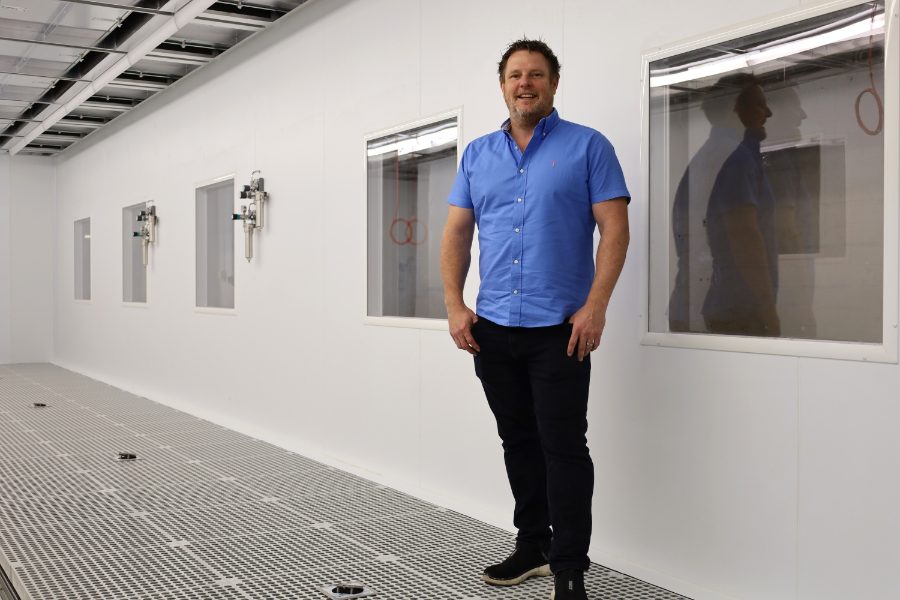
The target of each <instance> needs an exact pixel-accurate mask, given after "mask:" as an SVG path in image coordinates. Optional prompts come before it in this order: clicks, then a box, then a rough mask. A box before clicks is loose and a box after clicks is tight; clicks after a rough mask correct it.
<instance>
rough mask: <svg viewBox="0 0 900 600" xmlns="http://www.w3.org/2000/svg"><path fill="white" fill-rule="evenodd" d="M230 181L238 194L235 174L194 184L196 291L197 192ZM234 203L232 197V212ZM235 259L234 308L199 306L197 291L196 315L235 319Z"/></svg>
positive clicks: (195, 283) (193, 212) (195, 272)
mask: <svg viewBox="0 0 900 600" xmlns="http://www.w3.org/2000/svg"><path fill="white" fill-rule="evenodd" d="M229 179H231V180H232V181H233V182H234V185H233V186H232V190H233V193H234V194H236V193H237V187H238V183H237V175H236V174H235V173H234V172H232V173H228V174H226V175H220V176H219V177H213V178H212V179H205V180H203V181H195V182H194V188H193V192H194V193H193V198H194V203H193V204H194V206H193V210H192V211H191V212H192V214H193V215H194V230H193V231H194V260H193V267H194V289H195V290H196V285H197V239H196V235H197V222H196V219H197V216H196V215H197V190H199V189H200V188H204V187H208V186H211V185H215V184H217V183H222V182H223V181H228V180H229ZM234 202H235V198H234V197H232V199H231V210H232V211H233V210H234ZM233 225H234V222H232V226H233ZM235 238H237V236H235ZM232 243H234V242H232ZM234 257H235V258H234V263H235V264H234V307H233V308H221V307H217V306H197V295H196V291H195V292H194V301H193V304H194V312H195V313H200V314H206V315H220V316H227V317H233V316H236V315H237V305H238V296H237V265H238V261H237V254H235V255H234Z"/></svg>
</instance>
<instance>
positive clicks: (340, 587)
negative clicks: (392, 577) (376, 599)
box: [319, 582, 375, 600]
mask: <svg viewBox="0 0 900 600" xmlns="http://www.w3.org/2000/svg"><path fill="white" fill-rule="evenodd" d="M319 589H320V590H321V591H322V592H323V593H324V594H325V595H326V596H328V597H329V598H332V599H333V600H352V599H353V598H367V597H369V596H374V595H375V592H374V591H373V590H372V589H370V588H367V587H366V586H364V585H363V584H361V583H356V582H350V583H338V584H337V585H326V586H325V587H323V588H319Z"/></svg>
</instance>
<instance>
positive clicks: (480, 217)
mask: <svg viewBox="0 0 900 600" xmlns="http://www.w3.org/2000/svg"><path fill="white" fill-rule="evenodd" d="M622 197H624V198H630V195H629V193H628V188H627V187H626V186H625V177H624V176H623V174H622V168H621V166H619V161H618V159H617V158H616V153H615V150H614V149H613V147H612V144H610V143H609V140H607V139H606V138H605V137H604V136H603V135H602V134H601V133H599V132H598V131H595V130H593V129H591V128H589V127H584V126H582V125H577V124H575V123H571V122H569V121H564V120H562V119H560V118H559V114H558V113H557V112H556V110H555V109H554V110H553V112H552V113H551V114H550V115H549V116H548V117H546V118H544V119H542V120H541V121H540V123H538V125H537V127H535V130H534V135H533V137H532V138H531V142H529V144H528V147H527V148H525V152H522V151H521V150H519V147H518V145H517V144H516V142H515V140H513V138H512V135H511V134H510V132H509V121H508V120H507V121H506V122H505V123H504V124H503V126H502V127H501V129H500V130H499V131H495V132H493V133H490V134H488V135H485V136H483V137H480V138H478V139H476V140H475V141H473V142H472V143H470V144H469V145H468V147H467V148H466V150H465V152H464V153H463V156H462V161H461V162H460V166H459V173H458V174H457V176H456V182H455V183H454V184H453V190H452V191H451V192H450V197H449V202H450V204H452V205H454V206H459V207H462V208H470V209H474V211H475V222H476V224H477V225H478V246H479V251H480V257H479V271H480V274H481V287H480V288H479V290H478V301H477V305H476V309H475V310H476V312H477V313H478V314H479V315H481V316H483V317H485V318H487V319H489V320H491V321H494V322H495V323H499V324H501V325H506V326H510V327H543V326H547V325H558V324H559V323H562V322H563V321H565V320H566V319H567V318H568V317H569V316H571V315H572V314H573V313H575V311H577V310H578V309H579V308H581V307H582V306H583V305H584V303H585V301H586V300H587V295H588V292H590V289H591V283H592V282H593V278H594V256H593V249H594V244H593V239H594V227H595V226H596V221H595V220H594V216H593V212H592V210H591V206H592V204H594V203H597V202H603V201H604V200H612V199H613V198H622Z"/></svg>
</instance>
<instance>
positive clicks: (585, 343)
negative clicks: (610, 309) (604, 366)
mask: <svg viewBox="0 0 900 600" xmlns="http://www.w3.org/2000/svg"><path fill="white" fill-rule="evenodd" d="M569 323H571V324H572V335H571V337H569V347H568V348H567V349H566V355H568V356H572V354H573V353H577V356H578V361H579V362H580V361H583V360H584V357H585V356H587V355H588V354H590V353H591V352H593V351H594V350H596V349H597V346H599V345H600V336H602V335H603V328H604V327H605V326H606V311H605V310H599V309H595V308H592V307H589V306H588V305H587V304H585V305H584V306H582V307H581V308H579V309H578V311H576V313H575V314H574V315H572V316H571V317H569Z"/></svg>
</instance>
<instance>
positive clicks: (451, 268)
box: [441, 232, 472, 311]
mask: <svg viewBox="0 0 900 600" xmlns="http://www.w3.org/2000/svg"><path fill="white" fill-rule="evenodd" d="M471 246H472V238H471V236H465V235H460V234H455V233H452V232H446V233H445V234H444V240H443V243H442V244H441V278H442V279H443V282H444V304H445V305H446V306H447V310H448V311H449V310H451V309H453V308H457V307H459V306H462V305H463V304H464V302H463V288H464V287H465V284H466V275H468V273H469V266H470V264H471V262H472V251H471Z"/></svg>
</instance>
